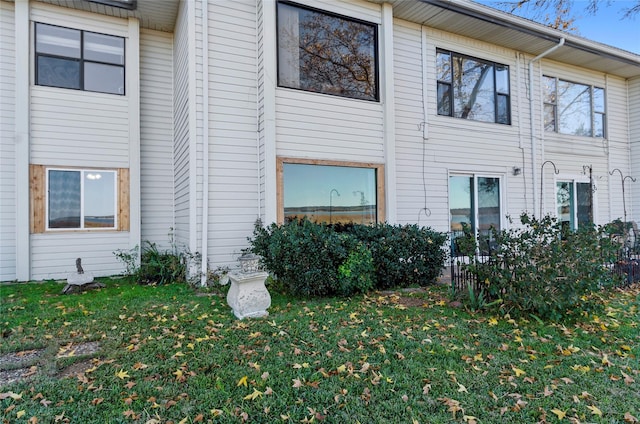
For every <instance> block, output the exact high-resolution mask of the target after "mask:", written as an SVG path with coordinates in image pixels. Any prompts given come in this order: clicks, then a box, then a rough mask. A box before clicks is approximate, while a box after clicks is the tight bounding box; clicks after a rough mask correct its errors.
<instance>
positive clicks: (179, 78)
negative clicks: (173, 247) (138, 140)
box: [173, 2, 190, 244]
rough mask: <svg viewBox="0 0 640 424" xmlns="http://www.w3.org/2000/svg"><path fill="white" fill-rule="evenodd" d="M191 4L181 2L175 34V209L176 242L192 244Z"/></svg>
mask: <svg viewBox="0 0 640 424" xmlns="http://www.w3.org/2000/svg"><path fill="white" fill-rule="evenodd" d="M188 7H189V6H188V3H186V2H181V3H180V7H179V9H178V18H177V21H176V32H175V34H174V52H175V53H174V56H173V75H174V80H173V81H174V89H173V92H174V96H173V110H174V117H173V120H174V147H173V148H174V153H173V156H174V164H173V172H174V185H173V187H174V205H175V206H174V207H175V211H174V214H175V236H176V241H177V242H180V243H182V244H188V241H189V136H190V134H189V80H188V76H189V57H188V53H189V49H188V47H187V42H188V25H187V12H188Z"/></svg>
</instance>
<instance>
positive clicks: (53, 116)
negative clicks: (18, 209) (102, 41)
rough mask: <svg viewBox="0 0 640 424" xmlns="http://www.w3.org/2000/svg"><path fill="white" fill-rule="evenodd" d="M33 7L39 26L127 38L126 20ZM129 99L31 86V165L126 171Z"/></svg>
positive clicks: (32, 18) (55, 8) (60, 9)
mask: <svg viewBox="0 0 640 424" xmlns="http://www.w3.org/2000/svg"><path fill="white" fill-rule="evenodd" d="M32 7H33V8H32V11H31V20H32V21H35V22H43V23H51V24H55V25H61V26H67V27H69V28H75V29H82V30H90V31H96V32H102V33H106V34H110V35H118V36H126V35H127V31H128V25H127V21H126V20H121V19H113V18H110V17H105V16H101V15H96V14H91V13H83V12H73V13H70V9H66V8H58V7H51V6H49V5H45V4H41V3H33V5H32ZM32 47H33V46H32ZM126 48H128V49H129V48H136V49H137V46H129V45H127V46H126ZM32 63H33V58H32ZM32 78H33V75H32ZM127 97H128V96H114V95H110V94H103V93H91V92H84V91H77V90H69V89H65V88H55V87H44V86H37V85H34V84H33V83H32V85H31V117H30V118H31V163H35V164H44V165H56V166H83V167H108V168H111V167H112V168H128V167H129V113H128V104H129V103H128V98H127Z"/></svg>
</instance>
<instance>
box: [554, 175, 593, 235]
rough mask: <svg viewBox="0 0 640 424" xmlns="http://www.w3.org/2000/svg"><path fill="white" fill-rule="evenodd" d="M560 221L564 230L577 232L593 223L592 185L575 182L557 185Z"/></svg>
mask: <svg viewBox="0 0 640 424" xmlns="http://www.w3.org/2000/svg"><path fill="white" fill-rule="evenodd" d="M556 205H557V208H558V220H559V221H560V223H561V224H562V226H563V227H564V228H567V229H571V230H575V229H577V228H580V227H582V226H583V225H589V224H591V223H593V192H592V190H591V184H589V183H579V182H575V181H558V182H557V183H556Z"/></svg>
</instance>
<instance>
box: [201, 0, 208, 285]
mask: <svg viewBox="0 0 640 424" xmlns="http://www.w3.org/2000/svg"><path fill="white" fill-rule="evenodd" d="M201 19H202V115H203V116H202V122H203V125H202V144H203V146H202V168H203V169H202V240H201V241H202V249H201V252H200V253H201V255H202V256H201V257H200V260H201V271H200V284H201V285H202V286H205V285H206V284H207V274H208V271H209V269H208V264H207V263H208V256H209V0H203V2H202V18H201Z"/></svg>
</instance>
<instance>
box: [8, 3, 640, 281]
mask: <svg viewBox="0 0 640 424" xmlns="http://www.w3.org/2000/svg"><path fill="white" fill-rule="evenodd" d="M296 2H297V3H299V4H300V5H303V6H305V5H306V6H308V7H311V8H315V9H319V10H325V11H327V12H331V13H336V14H339V15H342V16H347V17H350V18H354V19H356V20H362V21H365V22H369V23H372V24H374V25H377V26H378V58H379V68H378V76H379V79H380V80H379V81H378V82H379V97H380V100H379V101H365V100H357V99H350V98H345V97H338V96H332V95H328V94H320V93H313V92H306V91H302V90H296V89H290V88H284V87H279V86H278V81H277V43H276V38H277V26H276V6H277V1H276V0H263V1H255V0H234V1H231V0H229V1H216V0H197V1H188V2H183V1H181V2H179V8H178V13H177V16H176V22H175V29H174V32H173V33H164V32H159V31H153V30H148V29H140V30H138V25H139V22H138V20H137V19H135V18H130V19H128V20H127V19H121V18H116V17H113V16H106V15H102V14H98V13H90V12H83V11H79V10H75V9H73V8H71V7H69V8H67V7H58V6H53V5H50V4H46V3H41V2H36V1H32V2H30V3H29V19H30V20H31V22H33V21H36V22H44V23H51V24H55V25H61V26H66V27H71V28H78V29H83V30H89V31H96V32H101V33H105V34H112V35H117V36H121V37H125V39H126V49H127V64H126V74H127V95H125V96H115V95H107V94H101V93H89V92H83V91H76V90H66V89H60V88H53V87H44V86H37V85H35V84H34V75H33V66H34V57H33V52H31V54H30V66H29V68H30V69H31V75H30V76H29V78H30V84H29V102H28V103H29V113H28V114H25V115H28V116H27V117H26V119H28V122H29V125H28V130H29V135H30V137H29V140H28V141H29V144H30V149H29V154H28V156H29V158H28V161H27V163H30V164H34V165H49V166H60V167H100V168H102V167H106V168H126V169H130V170H131V174H132V182H131V185H130V189H131V193H132V197H133V199H132V205H131V211H132V214H131V216H132V219H133V220H134V221H135V222H136V223H134V224H132V225H133V226H134V228H132V229H131V231H101V232H96V231H77V232H56V231H46V232H44V233H34V234H30V235H29V237H28V238H26V237H25V238H21V237H20V236H19V235H16V231H15V227H16V226H17V225H18V222H19V214H18V211H19V209H20V207H19V201H17V200H16V198H19V197H20V193H19V190H18V189H16V186H18V185H19V182H18V180H19V178H16V175H19V172H18V171H16V168H17V167H18V166H17V165H16V163H20V157H18V156H20V155H21V153H20V150H19V149H18V147H17V146H18V143H17V141H18V138H19V137H17V136H16V134H17V133H19V132H20V131H19V130H18V129H17V128H18V126H19V125H18V124H16V122H20V119H19V118H21V116H18V115H20V114H19V113H18V112H15V110H18V109H19V108H18V107H17V106H16V104H17V103H19V102H18V101H17V100H16V99H20V96H18V95H17V94H16V93H15V92H16V89H15V87H16V85H18V87H23V88H25V89H26V82H27V80H23V81H24V83H25V84H24V85H23V86H20V85H19V84H16V83H15V82H14V81H15V80H17V79H18V76H19V74H18V72H17V71H16V68H17V65H16V64H15V62H17V59H16V57H17V55H18V52H17V51H16V50H18V49H16V47H15V45H16V44H15V43H16V42H17V41H16V40H15V38H16V37H15V34H17V33H18V32H19V31H18V27H19V25H16V24H15V22H20V18H19V17H18V15H19V14H18V13H17V12H14V10H18V9H19V7H18V6H19V5H17V4H15V3H13V2H7V1H4V0H0V8H1V12H2V14H1V15H0V20H1V22H0V23H1V24H2V26H1V27H0V36H1V37H2V38H1V39H2V43H0V58H1V59H2V61H1V62H0V76H1V77H2V78H1V79H0V93H1V95H2V97H1V98H2V102H1V103H0V123H1V124H2V126H1V128H0V137H1V138H0V140H1V141H2V143H1V144H0V205H1V206H2V207H1V208H0V240H1V243H0V280H2V281H5V280H10V279H14V278H17V275H18V273H17V272H16V268H20V267H19V266H18V265H16V262H17V258H19V257H20V255H19V254H18V252H20V251H21V249H20V246H19V245H20V241H21V240H28V245H29V249H30V255H29V256H30V264H29V270H30V271H29V272H30V274H29V276H30V278H32V279H46V278H60V277H65V276H66V274H67V273H68V272H71V271H73V270H74V262H75V258H76V257H82V258H83V263H84V265H85V269H87V270H90V271H91V272H93V273H94V274H95V275H108V274H115V273H118V272H120V271H121V270H122V269H123V267H122V264H119V263H118V262H117V260H116V259H115V256H114V255H113V253H112V252H113V251H115V250H118V249H129V248H132V247H133V246H135V245H136V244H140V243H141V241H143V240H148V241H151V242H154V243H157V244H158V245H159V247H161V248H168V247H170V246H169V238H168V236H167V234H168V233H169V231H170V229H171V228H173V235H174V236H175V239H174V241H175V243H176V244H177V245H178V246H179V247H183V248H186V249H188V250H189V251H191V252H202V253H204V256H205V258H206V260H207V262H208V265H209V268H210V269H215V268H216V267H218V266H229V265H231V266H233V265H234V264H235V261H236V258H237V256H239V255H240V254H241V251H242V249H244V248H246V247H247V245H248V242H247V237H249V236H251V233H252V229H253V225H254V223H255V220H256V218H261V219H263V220H264V222H265V223H266V224H269V223H271V222H273V221H275V220H276V215H277V214H276V210H277V207H279V206H278V201H279V200H278V196H281V195H282V193H278V192H277V190H278V189H277V184H276V181H277V179H278V176H277V170H276V161H277V159H278V158H290V159H293V160H296V159H297V160H318V161H328V162H331V163H333V164H339V163H340V162H347V163H349V164H354V163H363V164H365V163H366V164H381V165H384V166H385V177H386V178H385V184H386V186H385V189H386V191H387V193H386V196H387V198H386V207H387V209H388V210H389V211H391V212H392V213H390V214H389V216H387V219H388V220H389V222H391V223H418V224H419V225H424V226H430V227H432V228H434V229H435V230H438V231H449V229H450V228H451V223H450V220H451V217H450V207H451V206H450V204H451V199H450V198H449V197H450V195H449V181H450V179H449V177H450V176H451V175H469V176H470V175H474V174H475V175H482V176H491V177H499V178H500V191H501V197H500V204H501V209H500V214H501V215H502V219H503V221H502V223H503V226H504V227H507V226H508V225H510V224H509V222H508V220H507V219H506V218H505V216H506V215H510V216H512V217H514V218H517V217H518V216H519V215H520V213H521V212H522V211H528V212H533V213H535V214H536V215H539V214H540V212H542V213H543V214H547V213H549V214H555V213H556V183H557V181H561V180H562V181H564V180H576V181H581V182H588V181H589V173H588V171H587V169H588V167H591V169H592V172H593V174H592V175H593V179H594V183H595V187H596V191H595V193H594V198H595V205H596V211H595V218H596V222H597V223H600V224H602V223H605V222H608V221H610V220H612V219H616V218H622V216H623V214H624V210H625V206H626V212H627V217H628V219H635V220H636V221H640V215H639V213H640V174H638V172H640V171H639V169H640V166H638V164H640V77H636V78H635V79H631V80H625V79H623V78H620V77H616V76H613V75H608V74H605V73H602V72H595V71H590V70H587V69H584V68H579V67H575V66H569V65H567V64H564V63H559V62H554V61H551V60H547V59H544V58H543V59H541V60H539V61H536V62H535V63H533V64H531V67H532V71H533V79H532V80H530V79H529V66H530V62H531V60H532V58H533V57H532V56H531V55H528V54H524V53H522V52H518V51H515V50H511V49H508V48H504V47H501V46H497V45H493V44H489V43H486V42H483V41H481V40H476V39H472V38H466V37H463V36H460V35H456V34H453V33H450V32H446V31H442V30H437V29H434V28H430V27H427V26H423V25H420V24H417V23H413V22H409V21H406V20H403V19H399V18H395V19H390V18H391V11H392V8H391V5H390V4H380V3H377V2H374V1H365V0H296ZM23 10H24V9H23ZM14 16H15V17H14ZM21 16H22V19H23V20H26V16H27V15H26V14H25V13H22V15H21ZM389 22H393V25H392V26H391V25H388V23H389ZM30 31H31V34H33V29H31V30H30ZM25 33H26V32H25ZM31 43H33V42H32V41H31ZM30 48H31V49H33V45H31V46H30ZM437 49H443V50H448V51H452V52H454V53H458V54H462V55H467V56H470V57H474V58H478V59H481V60H487V61H491V62H496V63H499V64H504V65H508V66H509V77H510V93H509V94H510V95H509V100H510V120H511V123H510V124H509V125H503V124H497V123H487V122H478V121H472V120H468V119H460V118H453V117H448V116H440V115H438V113H437V80H436V79H437V76H436V50H437ZM23 50H24V49H23ZM132 58H133V59H135V60H132V61H129V60H130V59H132ZM138 58H139V68H138V66H137V65H138V62H137V60H138ZM24 66H26V65H24ZM543 75H550V76H554V77H558V78H561V79H565V80H569V81H572V82H576V83H581V84H589V85H595V86H598V87H603V88H605V89H606V133H607V136H606V138H605V139H599V138H592V137H577V136H567V135H562V134H556V133H549V132H545V131H544V125H543V119H542V116H543V97H542V86H541V82H542V76H543ZM138 87H139V91H138ZM138 93H139V94H138ZM530 96H532V99H533V100H532V103H530V98H531V97H530ZM25 98H26V97H25ZM23 103H24V102H23ZM25 104H26V103H25ZM530 104H531V105H532V108H531V109H530ZM531 116H532V117H533V126H532V124H531V120H530V117H531ZM138 118H139V119H138ZM22 122H23V123H24V120H23V121H22ZM23 126H24V125H23ZM138 143H139V144H138ZM138 146H139V147H138ZM138 149H139V150H138ZM534 158H535V159H534ZM22 159H24V158H22ZM546 161H552V162H553V164H554V165H555V166H556V167H557V169H558V170H559V171H560V172H559V174H558V175H555V174H554V173H553V169H552V167H551V164H549V165H547V166H546V167H545V168H544V169H542V168H541V167H542V164H543V163H545V162H546ZM547 163H549V162H547ZM514 167H515V168H520V169H521V173H519V174H518V175H516V174H515V173H514V172H513V169H514ZM613 169H619V170H620V172H621V173H622V174H623V175H625V176H627V175H630V176H633V177H635V178H636V179H638V180H639V182H638V183H630V182H629V181H628V180H627V183H626V184H627V185H626V188H627V193H626V194H627V196H626V197H625V198H623V197H622V190H621V181H620V175H619V174H614V175H610V171H612V170H613ZM138 171H139V185H138V180H137V179H136V178H137V177H136V175H137V173H138ZM18 200H19V199H18ZM625 201H626V202H625ZM378 202H383V199H378ZM334 205H335V204H334ZM136 225H139V226H138V227H137V228H136V227H135V226H136ZM514 225H517V224H514ZM23 244H24V243H23ZM60 246H65V248H64V249H61V248H60ZM203 270H204V269H203Z"/></svg>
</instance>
